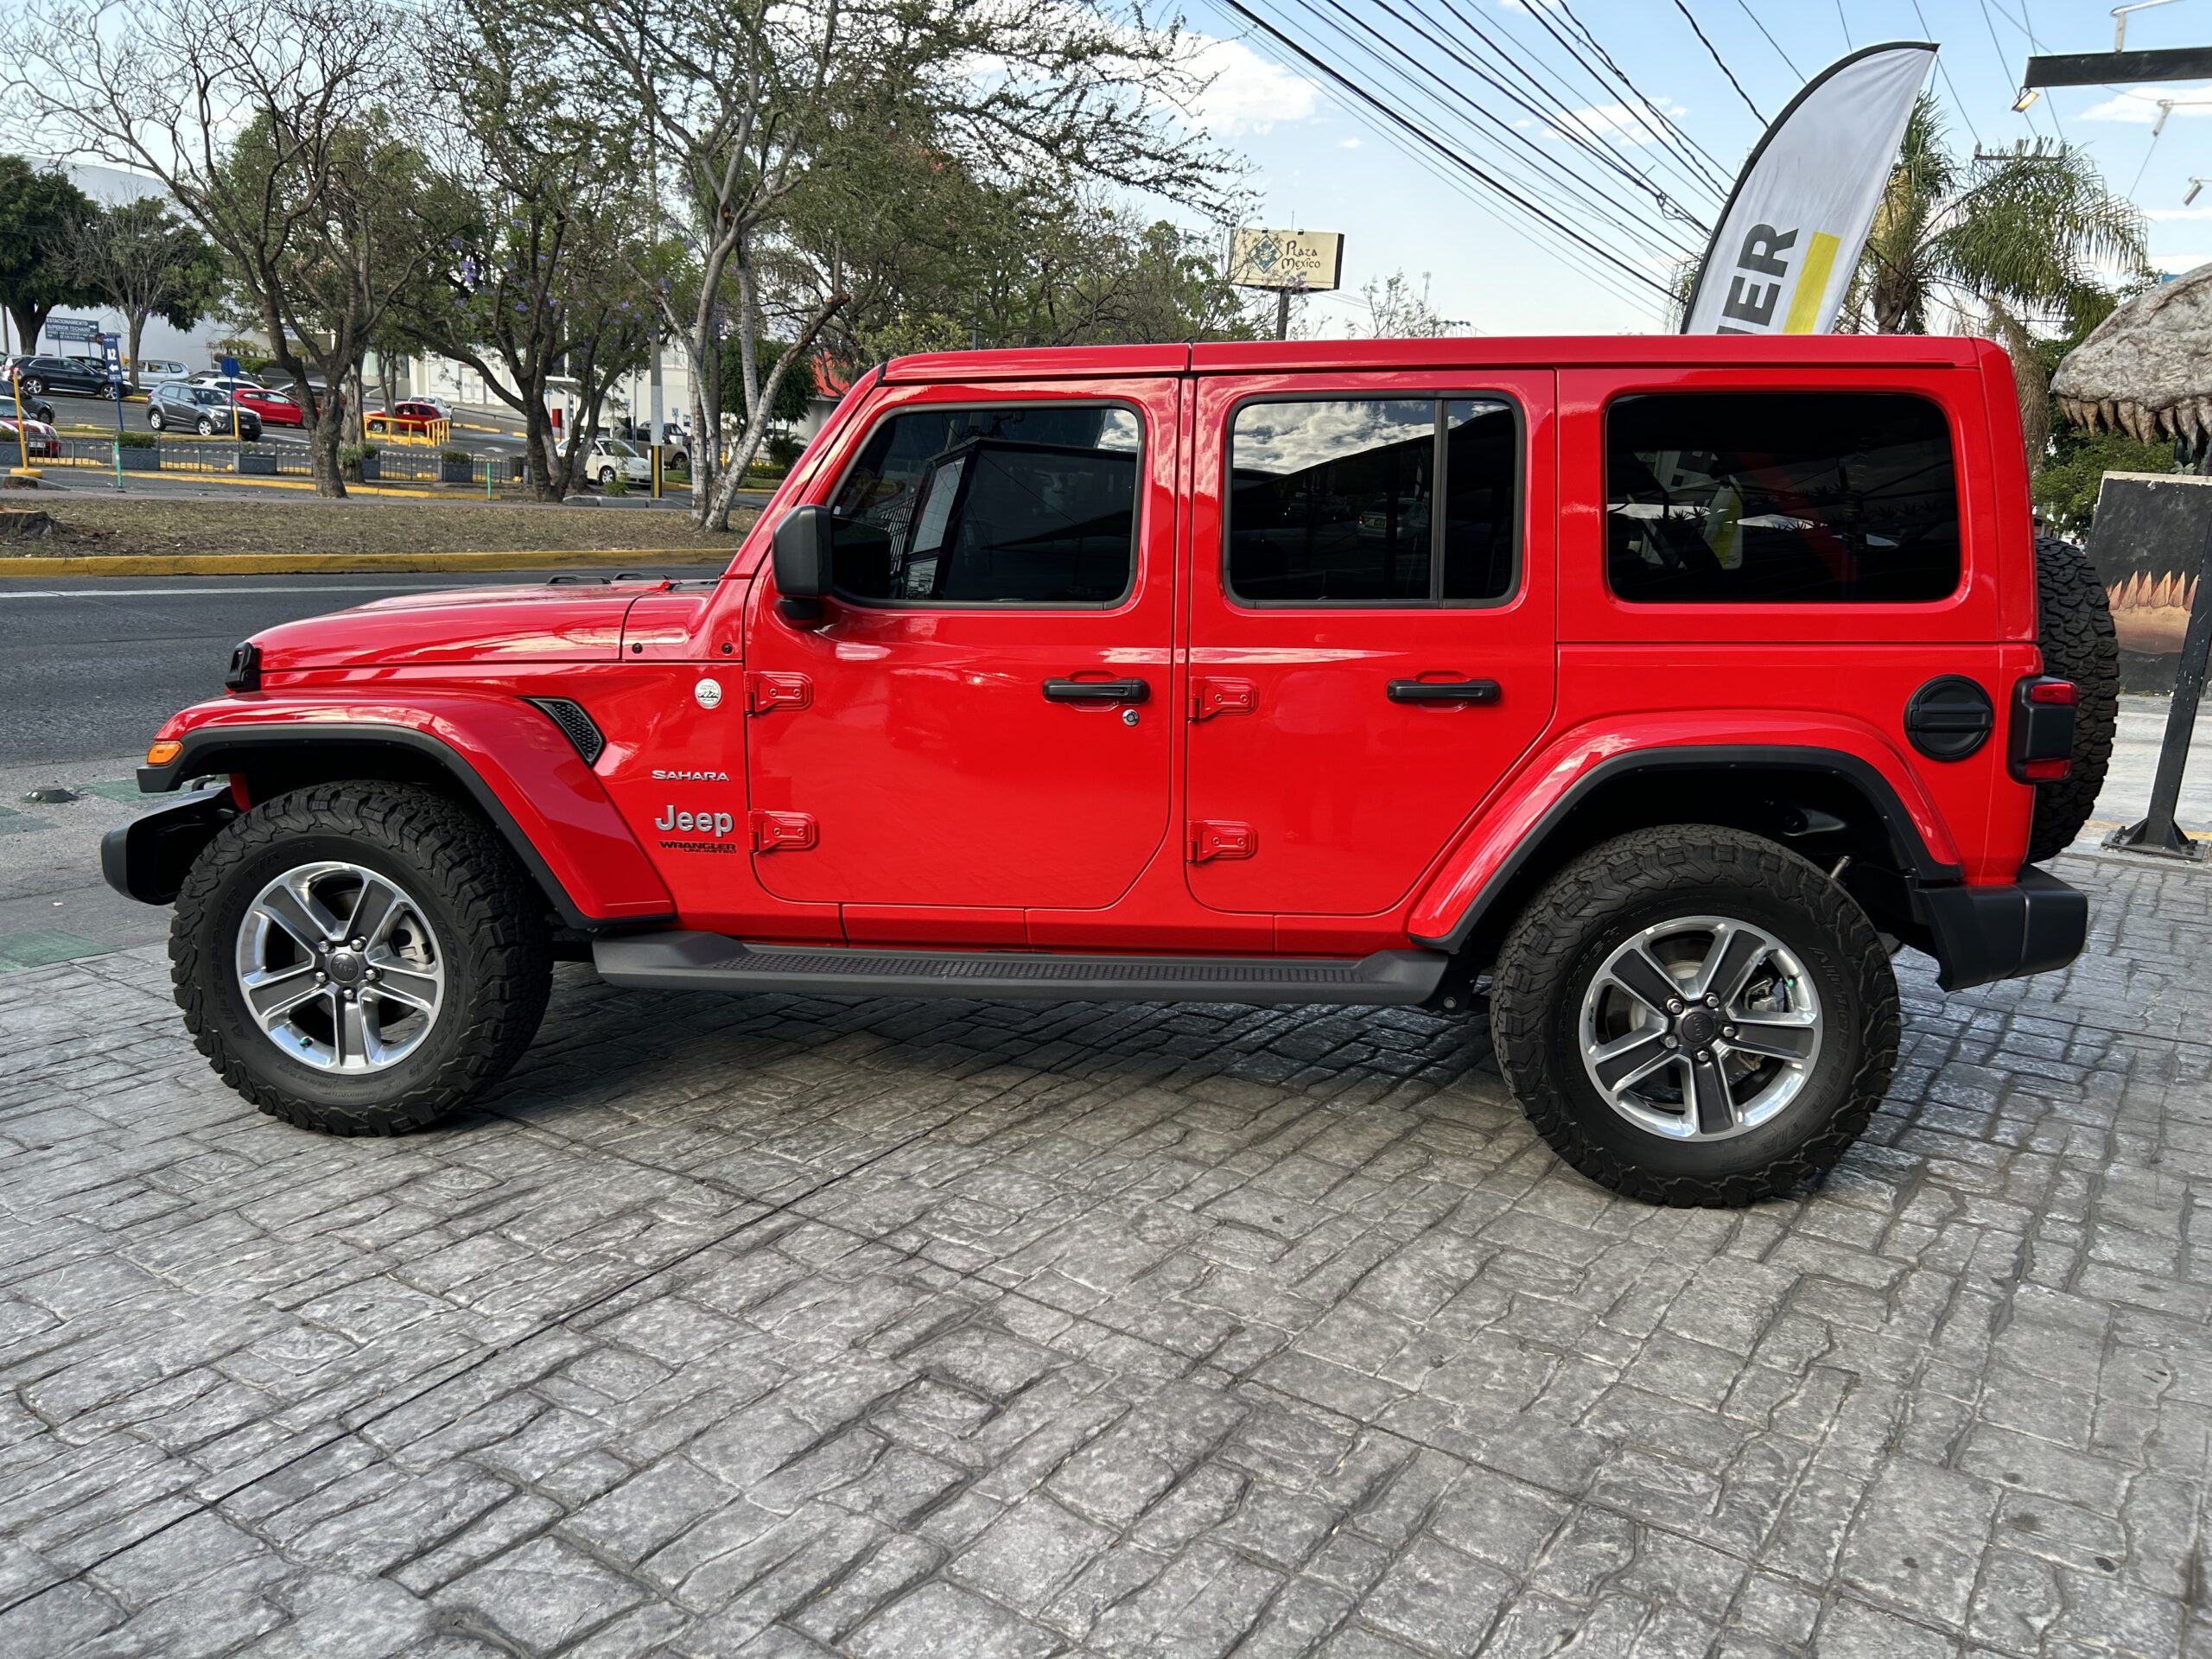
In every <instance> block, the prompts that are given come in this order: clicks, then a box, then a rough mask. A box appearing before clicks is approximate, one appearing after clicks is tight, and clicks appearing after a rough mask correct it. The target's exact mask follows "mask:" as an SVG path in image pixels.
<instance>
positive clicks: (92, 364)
mask: <svg viewBox="0 0 2212 1659" xmlns="http://www.w3.org/2000/svg"><path fill="white" fill-rule="evenodd" d="M14 366H15V371H16V378H17V379H19V380H20V381H21V382H22V388H23V390H24V391H27V392H29V393H31V394H32V395H34V396H37V395H39V394H41V393H44V392H48V391H79V392H85V391H88V392H92V393H96V394H97V395H99V396H100V397H105V396H106V395H107V365H105V364H104V363H102V362H101V361H100V359H98V358H96V357H46V356H29V357H19V358H17V359H15V365H14Z"/></svg>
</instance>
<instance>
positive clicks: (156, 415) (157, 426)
mask: <svg viewBox="0 0 2212 1659" xmlns="http://www.w3.org/2000/svg"><path fill="white" fill-rule="evenodd" d="M146 424H147V425H148V426H150V427H151V428H153V429H154V430H155V431H156V432H158V431H160V430H161V429H162V411H161V410H158V409H149V410H147V411H146Z"/></svg>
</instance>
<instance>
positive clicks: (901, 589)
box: [829, 404, 1143, 605]
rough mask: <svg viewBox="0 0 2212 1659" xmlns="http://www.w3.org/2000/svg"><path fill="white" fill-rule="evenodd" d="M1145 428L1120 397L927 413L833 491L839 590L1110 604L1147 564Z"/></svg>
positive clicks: (874, 440) (878, 434)
mask: <svg viewBox="0 0 2212 1659" xmlns="http://www.w3.org/2000/svg"><path fill="white" fill-rule="evenodd" d="M1142 437H1143V429H1142V427H1141V424H1140V423H1139V421H1138V419H1137V416H1136V413H1135V410H1129V409H1125V408H1122V407H1121V406H1119V405H1100V404H1090V405H1084V404H1029V405H1023V406H1015V407H1007V408H999V409H926V410H910V411H908V412H907V413H905V414H902V415H894V416H892V417H891V418H890V419H889V420H887V421H886V422H885V423H883V424H882V425H881V426H880V427H878V428H877V429H875V431H874V434H873V435H870V437H869V438H868V444H867V446H866V447H865V448H863V449H862V450H861V454H860V458H859V460H857V461H855V462H854V464H853V467H852V469H851V470H850V471H849V472H848V473H847V474H845V477H844V480H843V481H842V483H840V484H839V486H838V487H837V493H836V496H835V497H833V498H832V499H831V501H830V504H829V505H830V512H832V514H833V515H835V518H836V526H835V530H836V541H835V547H834V550H833V553H832V556H831V566H832V570H833V572H834V579H835V585H836V590H837V591H838V592H839V593H841V594H845V595H846V596H847V597H849V598H853V599H858V600H862V601H875V602H877V603H881V604H893V605H927V604H942V605H1109V604H1112V603H1114V602H1116V601H1118V600H1120V599H1121V598H1122V596H1123V595H1124V594H1127V593H1128V591H1129V588H1130V585H1131V583H1132V582H1133V581H1134V580H1135V574H1136V531H1137V493H1138V480H1139V475H1140V470H1141V468H1140V461H1141V451H1142V448H1143V444H1142Z"/></svg>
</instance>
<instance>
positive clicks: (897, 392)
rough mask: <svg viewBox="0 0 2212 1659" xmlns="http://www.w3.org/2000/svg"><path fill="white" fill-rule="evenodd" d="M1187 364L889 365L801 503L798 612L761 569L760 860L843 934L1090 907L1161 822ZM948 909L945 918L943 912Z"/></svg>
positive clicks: (756, 645) (994, 936) (756, 619)
mask: <svg viewBox="0 0 2212 1659" xmlns="http://www.w3.org/2000/svg"><path fill="white" fill-rule="evenodd" d="M1180 391H1181V383H1180V382H1179V381H1178V380H1176V379H1173V378H1167V377H1164V376H1162V377H1147V378H1113V379H1098V380H1088V379H1085V380H1065V381H1055V382H1035V383H1023V384H1021V385H1008V386H1002V387H1001V386H986V387H982V388H977V387H973V386H970V387H965V388H963V387H959V386H943V385H909V386H893V387H890V388H887V389H886V390H885V391H882V392H880V394H879V396H878V399H877V402H876V404H875V406H874V408H873V409H872V410H870V411H869V412H868V416H866V417H865V418H864V419H863V420H861V421H859V422H856V423H855V429H854V432H853V434H852V435H851V436H850V437H849V438H848V439H847V440H846V441H845V442H843V444H842V446H841V451H842V452H841V453H840V454H836V455H835V456H833V457H832V458H831V460H830V461H829V464H828V465H826V466H825V467H823V471H822V474H820V478H821V480H822V481H820V482H818V483H817V486H816V487H815V489H814V492H813V493H812V495H811V497H810V499H814V500H817V501H821V502H825V503H827V504H828V505H829V506H830V508H831V510H832V512H834V513H835V515H836V550H835V556H834V559H833V594H832V596H831V597H830V598H829V600H828V601H825V607H824V610H825V614H824V617H823V620H822V622H821V624H820V626H798V625H794V624H793V623H792V622H791V621H789V620H785V618H784V617H783V616H782V615H781V614H780V613H779V611H778V609H777V607H776V605H775V603H774V600H775V595H774V593H773V586H774V583H773V575H772V570H766V571H764V573H763V580H762V581H761V582H759V583H758V584H757V585H756V593H755V597H754V600H753V609H752V613H751V617H750V620H749V622H748V626H747V662H746V668H747V683H748V687H749V689H750V696H751V700H752V704H753V709H754V710H755V712H754V713H753V716H752V718H751V719H750V721H748V730H747V736H748V742H747V752H748V759H749V763H750V771H751V774H752V801H753V806H754V808H755V809H757V813H756V817H758V818H759V819H760V823H761V824H762V825H764V826H765V833H764V834H762V835H761V836H760V847H759V850H757V851H756V852H755V854H754V864H755V868H756V869H757V871H758V873H759V875H760V882H761V885H762V886H764V887H766V888H767V889H768V890H769V891H770V892H771V893H775V894H777V895H778V896H779V897H781V898H785V899H800V900H813V901H823V902H836V903H841V904H842V905H844V906H846V910H845V925H846V931H847V933H848V934H849V936H850V937H852V938H877V939H882V938H908V937H914V930H915V928H916V927H917V926H918V925H919V924H920V923H921V922H922V921H923V919H924V918H921V917H920V916H918V913H917V911H918V908H919V909H926V910H930V911H932V912H939V914H938V917H937V918H936V919H935V920H934V921H931V923H930V924H929V925H928V926H927V927H926V928H925V929H923V931H924V932H925V934H926V935H927V936H928V937H931V938H955V937H958V938H968V939H971V940H976V941H979V942H1008V943H1012V942H1019V941H1020V939H1021V938H1022V937H1023V933H1022V929H1023V922H1022V917H1021V912H1022V910H1023V909H1024V908H1025V907H1032V906H1035V907H1045V908H1067V909H1093V908H1101V907H1104V906H1109V905H1111V904H1113V903H1114V901H1115V900H1116V899H1117V898H1119V897H1120V896H1121V894H1122V893H1123V892H1124V891H1125V890H1126V889H1127V888H1128V887H1129V885H1130V884H1131V883H1132V882H1133V881H1135V879H1136V877H1137V875H1138V874H1139V872H1140V871H1141V870H1142V869H1143V868H1144V867H1145V865H1146V864H1147V862H1148V861H1150V860H1151V858H1152V857H1153V855H1154V853H1155V852H1156V851H1157V850H1158V849H1159V848H1160V843H1161V842H1162V840H1163V838H1164V837H1165V836H1166V835H1167V833H1168V801H1169V794H1170V785H1171V783H1172V774H1171V772H1170V771H1169V757H1170V753H1171V747H1172V746H1171V741H1170V734H1171V726H1170V722H1171V721H1173V719H1174V710H1173V707H1172V706H1171V705H1170V702H1169V700H1168V698H1169V690H1170V681H1169V675H1170V670H1171V668H1172V666H1173V620H1174V541H1175V529H1176V524H1175V495H1176V478H1177V468H1178V464H1179V453H1180V443H1179V417H1180V404H1179V397H1180ZM952 909H963V910H967V911H969V912H987V913H971V914H969V915H968V916H966V917H964V918H954V917H947V916H945V915H944V914H943V912H947V911H949V910H952Z"/></svg>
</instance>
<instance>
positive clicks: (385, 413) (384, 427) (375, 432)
mask: <svg viewBox="0 0 2212 1659" xmlns="http://www.w3.org/2000/svg"><path fill="white" fill-rule="evenodd" d="M445 419H446V417H445V416H442V415H441V414H439V413H438V406H437V405H436V404H432V403H428V402H425V401H424V400H423V399H422V398H419V397H402V398H400V399H399V400H398V401H397V402H396V403H394V404H392V406H391V408H390V409H372V410H370V411H369V412H368V413H367V414H365V415H364V416H362V417H361V427H362V429H363V431H364V432H365V433H366V434H367V435H369V436H371V437H388V438H429V437H435V436H437V435H439V434H440V433H442V431H443V429H444V422H445Z"/></svg>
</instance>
